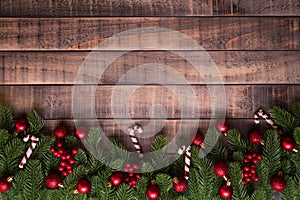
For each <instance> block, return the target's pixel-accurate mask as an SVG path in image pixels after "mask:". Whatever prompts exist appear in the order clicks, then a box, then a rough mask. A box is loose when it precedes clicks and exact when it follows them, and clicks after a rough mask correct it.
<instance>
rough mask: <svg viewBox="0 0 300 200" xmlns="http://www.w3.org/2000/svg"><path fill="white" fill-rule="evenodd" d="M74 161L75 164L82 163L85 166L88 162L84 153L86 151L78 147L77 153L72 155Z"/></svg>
mask: <svg viewBox="0 0 300 200" xmlns="http://www.w3.org/2000/svg"><path fill="white" fill-rule="evenodd" d="M74 158H75V160H76V162H75V166H79V165H84V166H87V164H88V158H87V155H86V152H85V151H83V150H82V149H78V153H77V154H76V155H75V156H74Z"/></svg>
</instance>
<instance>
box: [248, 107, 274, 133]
mask: <svg viewBox="0 0 300 200" xmlns="http://www.w3.org/2000/svg"><path fill="white" fill-rule="evenodd" d="M259 117H262V118H263V119H264V120H265V121H266V122H267V123H268V124H270V125H271V126H272V127H273V128H274V129H276V130H279V128H278V126H277V125H276V124H275V122H274V121H273V120H272V119H270V118H269V116H268V115H267V114H266V113H265V112H264V111H263V109H259V110H258V111H257V112H256V113H255V114H254V117H253V119H254V122H255V123H256V124H259V120H258V118H259Z"/></svg>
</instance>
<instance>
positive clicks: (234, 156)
mask: <svg viewBox="0 0 300 200" xmlns="http://www.w3.org/2000/svg"><path fill="white" fill-rule="evenodd" d="M232 159H233V161H235V162H239V163H240V164H242V163H243V162H244V156H243V153H242V152H240V151H237V152H233V154H232Z"/></svg>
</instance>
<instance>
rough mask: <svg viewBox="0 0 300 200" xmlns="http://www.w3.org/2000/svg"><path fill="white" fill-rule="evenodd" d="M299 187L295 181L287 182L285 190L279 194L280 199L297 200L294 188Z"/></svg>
mask: <svg viewBox="0 0 300 200" xmlns="http://www.w3.org/2000/svg"><path fill="white" fill-rule="evenodd" d="M297 187H298V188H299V186H297V185H296V183H295V181H294V180H293V179H292V178H289V179H288V180H287V184H286V188H285V189H284V190H283V191H282V192H281V194H282V197H283V198H284V199H285V200H297V193H298V192H299V191H297V190H296V188H297Z"/></svg>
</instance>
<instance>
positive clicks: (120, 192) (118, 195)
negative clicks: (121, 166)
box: [114, 183, 138, 200]
mask: <svg viewBox="0 0 300 200" xmlns="http://www.w3.org/2000/svg"><path fill="white" fill-rule="evenodd" d="M114 199H116V200H123V199H128V200H138V199H137V198H136V196H135V195H134V191H133V189H132V188H131V187H130V186H129V185H127V184H124V183H123V184H122V185H120V186H119V187H118V188H117V190H116V191H115V196H114Z"/></svg>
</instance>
